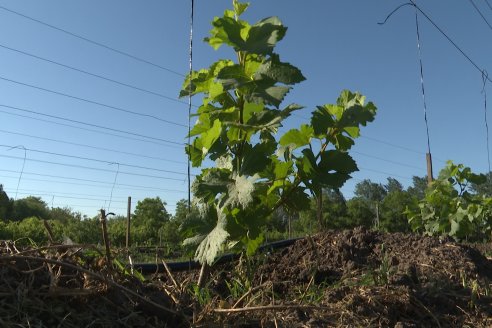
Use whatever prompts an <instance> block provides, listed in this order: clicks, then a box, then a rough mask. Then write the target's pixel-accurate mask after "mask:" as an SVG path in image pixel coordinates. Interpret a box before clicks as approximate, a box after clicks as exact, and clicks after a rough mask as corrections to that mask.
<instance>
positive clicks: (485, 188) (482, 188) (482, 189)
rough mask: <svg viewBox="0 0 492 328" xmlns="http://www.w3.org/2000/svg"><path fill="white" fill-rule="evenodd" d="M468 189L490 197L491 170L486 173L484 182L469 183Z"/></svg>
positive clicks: (491, 195) (491, 193)
mask: <svg viewBox="0 0 492 328" xmlns="http://www.w3.org/2000/svg"><path fill="white" fill-rule="evenodd" d="M470 191H471V192H473V193H475V194H477V195H480V196H485V197H492V172H489V173H488V174H486V180H485V182H484V183H481V184H478V183H473V182H471V183H470Z"/></svg>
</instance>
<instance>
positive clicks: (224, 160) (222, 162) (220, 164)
mask: <svg viewBox="0 0 492 328" xmlns="http://www.w3.org/2000/svg"><path fill="white" fill-rule="evenodd" d="M215 165H216V167H217V168H218V169H227V170H230V171H232V158H231V157H230V156H222V157H219V158H217V159H216V160H215Z"/></svg>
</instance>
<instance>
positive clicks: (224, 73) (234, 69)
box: [217, 65, 251, 89]
mask: <svg viewBox="0 0 492 328" xmlns="http://www.w3.org/2000/svg"><path fill="white" fill-rule="evenodd" d="M217 80H218V81H219V82H220V83H221V84H222V85H223V87H224V88H225V89H231V88H239V87H241V86H242V85H244V84H246V83H248V82H250V81H251V78H250V77H248V76H247V75H246V73H245V72H244V69H243V68H242V67H241V66H240V65H234V66H227V67H224V68H223V69H222V70H220V72H219V74H217Z"/></svg>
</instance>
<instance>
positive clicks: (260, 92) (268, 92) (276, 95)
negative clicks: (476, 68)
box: [246, 83, 291, 108]
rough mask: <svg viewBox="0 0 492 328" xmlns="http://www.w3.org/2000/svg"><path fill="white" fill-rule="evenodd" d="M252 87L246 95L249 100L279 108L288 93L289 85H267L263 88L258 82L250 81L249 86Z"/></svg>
mask: <svg viewBox="0 0 492 328" xmlns="http://www.w3.org/2000/svg"><path fill="white" fill-rule="evenodd" d="M252 86H254V87H253V92H252V93H251V94H249V95H247V98H246V99H247V100H248V101H249V102H256V103H262V102H263V103H265V104H267V105H273V106H275V107H276V108H279V106H280V104H281V103H282V101H283V100H284V98H285V96H286V95H287V94H288V93H289V91H290V89H291V87H286V86H269V87H266V88H264V87H263V86H262V85H261V84H259V83H250V86H249V87H250V88H251V87H252Z"/></svg>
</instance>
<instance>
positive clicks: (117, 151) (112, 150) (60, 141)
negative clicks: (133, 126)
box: [0, 129, 185, 164]
mask: <svg viewBox="0 0 492 328" xmlns="http://www.w3.org/2000/svg"><path fill="white" fill-rule="evenodd" d="M0 133H6V134H12V135H16V136H21V137H27V138H33V139H36V140H44V141H51V142H56V143H61V144H65V145H71V146H77V147H85V148H89V149H96V150H102V151H105V152H112V153H116V154H123V155H129V156H135V157H138V158H147V159H152V160H157V161H163V162H170V163H176V164H184V163H185V162H184V161H174V160H172V159H167V158H162V157H155V156H149V155H143V154H136V153H130V152H126V151H121V150H115V149H110V148H104V147H96V146H91V145H87V144H81V143H77V142H70V141H64V140H59V139H52V138H46V137H41V136H34V135H31V134H25V133H20V132H13V131H7V130H2V129H0Z"/></svg>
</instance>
